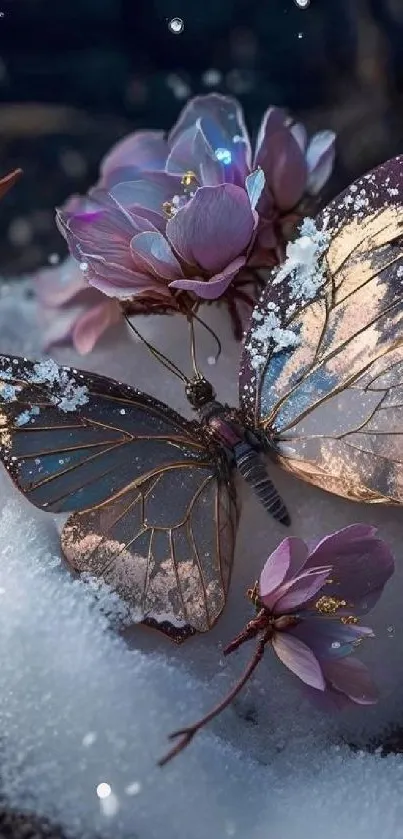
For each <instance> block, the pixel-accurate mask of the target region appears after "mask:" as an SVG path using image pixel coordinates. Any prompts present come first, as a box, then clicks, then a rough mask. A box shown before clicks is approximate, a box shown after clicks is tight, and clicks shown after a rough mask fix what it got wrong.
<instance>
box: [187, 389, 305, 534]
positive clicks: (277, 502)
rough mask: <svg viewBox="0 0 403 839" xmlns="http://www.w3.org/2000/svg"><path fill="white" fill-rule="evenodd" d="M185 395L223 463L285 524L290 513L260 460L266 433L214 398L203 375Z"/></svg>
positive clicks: (266, 448)
mask: <svg viewBox="0 0 403 839" xmlns="http://www.w3.org/2000/svg"><path fill="white" fill-rule="evenodd" d="M186 395H187V398H188V400H189V402H190V404H191V405H192V407H194V408H195V409H196V410H197V412H198V414H199V418H200V422H201V425H202V426H204V427H205V429H206V430H207V432H208V434H209V436H210V437H211V439H212V440H213V441H214V443H215V444H216V445H217V447H218V452H219V454H220V456H221V459H222V460H223V461H224V462H225V463H226V465H227V467H229V468H236V469H237V471H238V472H239V474H240V475H242V478H243V479H244V480H245V482H246V483H247V484H249V485H250V486H251V488H252V489H253V491H254V493H255V495H256V496H257V498H258V499H259V501H260V502H261V504H263V507H264V508H265V510H266V512H267V513H269V515H271V516H273V518H275V519H277V520H278V521H280V522H281V523H282V524H284V525H287V526H288V525H289V524H290V521H291V520H290V516H289V514H288V511H287V509H286V507H285V505H284V503H283V501H282V499H281V498H280V496H279V494H278V492H277V490H276V488H275V486H274V484H273V483H272V481H271V480H270V478H269V475H268V472H267V468H266V464H265V463H264V461H263V460H262V455H263V453H264V452H265V451H268V449H269V446H268V437H267V436H266V434H264V433H263V434H262V433H260V432H259V431H254V430H253V429H249V428H248V427H247V426H246V425H245V422H244V419H243V417H242V415H241V413H240V412H239V411H237V410H236V409H235V408H231V407H230V406H229V405H223V404H222V403H221V402H218V401H217V400H216V399H215V397H214V391H213V388H212V386H211V384H210V382H208V381H207V380H206V379H204V378H203V377H198V378H196V379H194V380H193V381H191V382H190V383H189V385H188V387H187V388H186Z"/></svg>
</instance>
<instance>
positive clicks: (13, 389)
mask: <svg viewBox="0 0 403 839" xmlns="http://www.w3.org/2000/svg"><path fill="white" fill-rule="evenodd" d="M20 391H21V387H20V386H18V385H8V384H2V385H1V387H0V397H1V399H3V401H4V402H15V401H16V399H17V396H18V394H19V393H20Z"/></svg>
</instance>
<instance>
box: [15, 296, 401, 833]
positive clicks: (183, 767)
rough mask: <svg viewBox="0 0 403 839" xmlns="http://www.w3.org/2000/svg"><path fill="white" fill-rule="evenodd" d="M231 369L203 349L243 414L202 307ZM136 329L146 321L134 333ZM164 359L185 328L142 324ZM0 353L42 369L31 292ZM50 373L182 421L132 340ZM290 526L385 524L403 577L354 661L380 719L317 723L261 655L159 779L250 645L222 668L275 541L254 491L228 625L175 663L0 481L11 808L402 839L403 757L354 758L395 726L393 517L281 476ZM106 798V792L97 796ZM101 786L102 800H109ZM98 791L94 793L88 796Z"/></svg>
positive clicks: (360, 716) (170, 825) (109, 826)
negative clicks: (136, 395) (366, 664)
mask: <svg viewBox="0 0 403 839" xmlns="http://www.w3.org/2000/svg"><path fill="white" fill-rule="evenodd" d="M208 318H209V322H210V323H212V324H213V325H214V326H215V328H216V329H217V330H218V331H219V333H220V336H221V338H222V340H223V353H222V356H221V358H220V360H219V362H218V364H216V365H210V364H209V363H208V359H209V357H211V356H212V355H213V353H214V345H213V342H212V340H211V338H209V337H208V336H206V335H205V334H203V332H201V333H200V335H199V339H198V345H199V358H200V362H201V364H202V365H203V366H204V368H205V372H206V373H207V375H208V376H209V377H210V378H211V379H212V381H213V383H214V384H215V385H216V387H217V392H218V396H219V398H220V399H221V400H227V401H228V402H231V403H233V404H234V403H235V402H236V398H237V364H238V360H237V356H238V348H237V347H235V345H234V343H233V341H232V338H231V333H230V327H229V324H228V323H227V322H226V320H225V315H224V313H223V312H217V311H213V310H212V309H210V310H209V311H208ZM138 323H140V321H139V322H138ZM141 328H142V329H143V331H144V332H145V333H146V334H147V337H148V338H149V339H150V338H151V340H152V341H153V342H154V343H156V344H157V345H158V347H159V348H160V349H162V350H163V351H164V352H167V351H168V353H169V355H170V356H171V357H172V358H173V360H174V361H176V362H180V363H181V364H184V360H185V359H187V358H188V339H187V334H186V326H185V324H183V323H182V322H181V320H180V319H178V318H172V317H166V318H161V317H154V318H149V319H148V320H147V321H143V322H141ZM0 351H1V352H3V353H10V354H18V355H27V356H28V357H30V358H37V357H39V355H40V354H41V348H40V326H38V324H37V323H36V309H35V304H34V301H33V300H32V297H29V296H28V295H27V293H26V288H25V286H24V283H22V284H21V283H19V284H16V283H10V284H8V285H7V284H6V285H4V286H3V288H2V293H1V296H0ZM53 355H54V357H55V358H56V360H58V361H62V362H64V363H69V364H74V365H76V366H79V367H80V366H81V367H87V368H90V369H93V370H96V371H97V372H102V373H104V374H105V373H106V374H109V375H110V376H112V377H115V378H119V379H121V380H125V381H128V382H130V383H133V384H136V385H137V386H138V387H140V388H144V389H146V390H147V391H148V392H150V393H153V394H155V395H157V396H158V397H159V398H160V399H163V400H165V401H167V402H168V403H169V404H170V405H172V406H173V407H175V408H176V409H178V410H181V411H183V412H186V413H189V411H188V408H187V406H186V403H185V399H184V396H183V390H182V385H181V384H180V382H177V381H176V380H173V379H172V378H171V377H170V375H169V374H168V372H167V371H165V370H164V369H162V368H161V367H160V366H159V365H158V364H157V363H156V362H153V361H152V360H150V358H149V357H148V355H147V351H146V350H145V348H144V347H143V346H142V345H140V344H139V343H138V342H135V341H134V340H133V339H132V338H131V337H129V336H127V335H126V334H124V330H123V329H120V330H117V331H116V333H115V336H114V338H113V337H112V338H111V339H110V340H109V341H108V342H103V344H102V346H101V347H100V348H99V349H97V350H96V351H95V352H94V353H93V354H92V355H91V356H89V357H87V358H86V359H85V360H83V359H79V358H78V357H77V356H76V355H75V354H74V353H73V351H72V350H71V349H69V348H63V349H62V350H58V351H57V352H54V354H53ZM273 476H274V478H275V481H276V483H277V485H278V488H279V490H280V491H281V492H282V494H283V497H284V499H285V500H286V503H287V506H288V508H289V510H290V513H291V515H292V518H293V524H292V528H291V532H292V533H293V534H298V535H300V536H302V537H307V538H314V537H316V536H321V535H323V534H325V533H326V532H330V531H332V530H335V529H338V528H340V527H342V526H344V525H346V524H349V523H352V522H356V521H365V522H371V523H373V524H375V525H378V526H379V528H380V534H381V535H382V537H383V538H385V539H386V540H387V541H388V542H389V543H390V544H391V546H392V548H393V550H394V552H395V556H396V559H397V571H396V574H395V577H394V578H393V581H392V582H391V583H390V584H389V585H388V586H387V587H386V590H385V593H384V596H383V598H382V599H381V602H380V604H379V605H378V608H377V610H376V611H375V612H374V615H373V619H372V621H371V623H372V625H373V626H374V628H375V630H376V633H377V638H376V640H374V641H373V642H371V643H368V645H366V647H365V650H364V653H365V655H366V659H367V660H368V661H371V662H373V667H374V672H375V673H376V675H377V676H378V680H379V681H380V683H381V686H382V689H383V698H382V701H381V702H380V704H379V705H378V706H377V707H375V708H373V709H370V708H361V709H358V710H357V711H354V712H349V713H343V714H340V715H337V716H331V717H323V716H322V715H320V714H319V713H317V712H316V711H314V710H313V709H312V707H311V706H310V705H308V704H306V703H305V701H304V700H303V699H302V698H301V694H300V692H299V688H298V684H296V682H295V680H294V679H293V677H292V676H291V675H289V674H288V673H287V672H285V670H284V669H282V668H281V666H280V664H278V663H276V662H275V661H274V659H273V657H271V656H270V655H268V656H267V660H265V661H264V662H263V664H262V665H261V667H260V670H259V671H258V672H257V676H256V678H255V679H254V680H253V681H252V682H251V684H250V686H249V688H248V689H247V690H245V691H244V694H243V695H242V696H241V697H240V699H239V701H238V702H237V703H236V705H234V707H233V708H231V709H229V710H228V711H226V712H225V714H223V715H222V716H221V718H219V719H218V720H217V721H216V722H215V724H214V725H212V726H210V729H209V730H208V731H205V732H204V733H202V734H200V735H199V736H198V737H197V738H196V740H195V741H194V743H193V744H192V745H191V746H190V747H189V748H188V750H187V751H185V752H184V753H183V754H182V755H181V756H180V757H179V758H178V759H177V760H176V761H174V762H173V763H172V764H170V765H169V766H167V767H166V768H165V769H163V770H161V769H158V768H157V767H156V765H155V764H156V760H157V759H158V758H159V757H160V756H161V755H162V754H163V753H164V751H165V749H166V746H167V742H166V736H167V734H168V733H169V732H170V731H171V730H172V729H174V728H177V727H178V726H181V725H183V724H186V723H187V722H192V721H193V720H194V719H195V718H197V717H198V716H199V715H200V714H201V713H202V712H204V711H206V710H208V709H209V708H210V707H211V706H212V704H213V703H214V701H215V700H217V699H218V698H219V697H221V695H222V694H223V693H224V692H225V690H226V689H227V688H228V687H229V685H230V684H231V683H232V682H233V681H234V679H235V678H236V676H237V674H239V672H240V670H241V669H242V667H243V665H244V663H245V660H246V657H247V655H248V652H249V651H248V649H247V646H245V648H244V649H242V650H241V651H240V652H239V653H238V654H236V655H234V656H232V657H231V658H230V659H228V660H225V661H224V660H223V658H222V655H221V645H222V644H224V643H225V642H227V641H229V640H230V639H231V637H232V636H233V634H234V633H235V632H236V631H237V630H239V629H240V628H241V627H242V625H243V623H244V621H245V619H248V617H250V616H251V612H250V604H249V603H248V601H247V600H246V598H245V590H246V588H247V587H248V586H250V585H251V584H252V583H253V582H254V581H255V579H256V576H257V574H258V572H259V570H260V568H261V567H262V564H263V562H264V560H265V558H266V557H267V555H268V553H270V551H271V550H272V549H273V548H274V547H275V546H276V545H277V544H278V542H279V541H280V540H281V539H282V538H283V537H284V530H283V529H282V527H281V525H278V524H276V523H275V522H273V521H271V520H269V519H268V518H267V516H266V515H265V513H264V512H263V511H261V510H260V508H259V506H258V504H257V502H256V501H255V499H254V498H253V497H252V496H251V495H250V494H249V492H248V491H244V490H243V488H240V489H241V491H242V497H243V508H242V516H241V522H240V528H239V536H238V542H237V551H236V557H235V572H234V575H233V579H232V585H231V591H230V597H229V600H228V605H227V608H226V610H225V613H224V615H223V616H222V618H221V620H220V621H219V623H218V625H217V626H216V627H215V629H214V630H213V631H212V632H210V633H209V634H208V635H206V636H203V637H197V638H193V639H191V640H189V641H188V642H187V643H186V644H185V645H184V646H182V647H181V648H176V647H175V646H173V645H172V644H170V642H169V641H167V640H166V639H165V638H163V637H160V636H159V635H158V634H156V633H154V632H150V631H148V630H144V629H142V628H141V627H140V628H135V629H133V630H130V631H127V632H126V633H125V637H122V636H120V635H118V634H117V633H116V631H115V630H114V629H113V628H112V629H111V628H110V627H109V625H108V621H107V619H106V617H105V616H104V614H103V613H102V612H101V610H100V608H99V604H97V603H96V602H95V598H94V595H93V593H92V592H91V590H90V589H89V588H88V587H86V586H85V585H84V584H83V583H79V582H77V581H74V580H73V579H72V578H71V577H70V575H69V573H68V572H67V571H65V569H64V567H63V566H62V565H61V563H60V554H59V548H58V535H57V521H56V519H54V518H53V517H52V516H50V515H46V514H44V513H41V512H39V511H37V510H36V509H35V508H33V507H32V506H31V505H29V504H28V503H27V502H26V501H24V499H22V498H21V497H20V496H19V495H18V493H17V492H16V491H15V490H14V489H13V488H12V486H11V483H10V481H9V479H8V477H7V476H6V475H5V474H3V473H2V475H1V478H0V480H1V483H0V487H1V490H2V492H1V512H0V662H1V666H0V761H1V767H2V773H1V774H2V782H3V783H2V786H3V790H4V793H5V795H6V796H7V797H8V798H9V800H10V803H11V804H14V805H15V806H17V807H19V808H21V807H24V808H26V809H34V810H35V811H36V812H38V813H39V814H41V815H46V816H48V817H50V818H51V819H52V820H54V821H55V822H58V823H60V824H61V825H62V826H63V827H64V829H65V830H66V831H67V832H71V834H72V835H73V836H77V837H80V839H85V837H87V836H88V837H90V836H93V835H97V836H99V837H107V839H109V837H111V839H112V838H113V839H135V838H136V839H137V837H139V839H162V837H163V839H225V837H226V836H237V837H241V839H266V837H270V839H305V837H309V839H316V838H317V837H318V839H319V837H322V836H323V835H324V834H325V835H326V837H327V839H333V837H339V836H343V839H361V837H362V839H364V837H365V839H379V837H382V839H399V837H403V797H402V793H401V790H402V785H403V758H402V757H400V756H390V757H387V758H381V757H380V755H379V754H369V753H368V752H366V751H352V750H350V749H349V747H348V746H347V745H346V742H347V741H349V742H353V743H355V744H357V745H358V746H359V747H361V746H363V745H364V744H365V743H366V742H368V739H369V738H370V737H372V736H378V735H380V734H381V733H382V732H383V731H384V730H385V729H386V728H387V727H388V726H391V725H394V724H396V723H397V722H399V721H401V720H402V718H403V652H402V645H401V637H402V623H403V609H402V594H403V579H402V577H403V546H402V533H403V513H402V512H401V511H400V510H398V509H386V508H385V509H381V508H377V507H370V506H359V505H354V504H352V503H348V502H346V501H342V500H341V499H337V498H334V497H332V496H330V495H326V494H325V493H323V492H321V491H319V490H315V489H314V488H310V487H308V486H306V485H302V484H301V483H299V482H297V481H296V480H293V479H292V478H290V477H289V476H286V475H283V474H280V473H277V471H275V470H273ZM99 784H108V785H109V786H110V788H111V793H110V795H108V796H107V797H106V798H104V799H100V798H99V797H98V795H97V787H98V786H99ZM102 789H103V788H101V791H102ZM98 791H99V790H98Z"/></svg>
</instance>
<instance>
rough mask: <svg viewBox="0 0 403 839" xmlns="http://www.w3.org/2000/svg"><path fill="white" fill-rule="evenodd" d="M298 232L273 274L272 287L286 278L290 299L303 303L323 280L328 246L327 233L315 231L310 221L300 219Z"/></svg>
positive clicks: (309, 298) (328, 235)
mask: <svg viewBox="0 0 403 839" xmlns="http://www.w3.org/2000/svg"><path fill="white" fill-rule="evenodd" d="M300 233H301V235H300V236H299V238H298V239H295V241H294V242H289V243H288V245H287V249H286V260H285V262H284V265H282V266H281V268H279V269H278V271H277V272H276V273H275V275H274V278H273V285H278V284H279V283H281V282H282V281H283V280H285V279H287V280H288V282H289V286H290V294H291V299H292V300H296V301H298V302H299V303H306V302H307V301H309V300H313V298H314V297H315V295H316V294H317V292H318V290H319V289H320V288H321V286H322V285H323V283H324V281H325V266H324V264H323V255H324V253H325V251H326V250H327V248H328V245H329V241H330V233H328V232H327V231H326V230H325V229H321V230H318V228H317V227H316V224H315V221H314V220H313V219H310V218H306V219H304V221H303V222H302V225H301V227H300Z"/></svg>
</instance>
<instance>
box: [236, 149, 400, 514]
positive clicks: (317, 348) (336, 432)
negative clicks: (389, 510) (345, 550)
mask: <svg viewBox="0 0 403 839" xmlns="http://www.w3.org/2000/svg"><path fill="white" fill-rule="evenodd" d="M402 195H403V157H398V158H395V159H394V160H391V161H389V162H387V163H385V164H384V165H382V166H380V167H379V168H377V169H376V170H374V171H373V172H370V173H369V174H368V175H365V176H364V177H363V178H361V179H360V180H358V181H357V182H356V183H355V184H353V185H352V186H350V187H349V189H347V190H346V191H345V192H344V193H343V194H342V195H341V196H340V197H338V198H336V199H335V200H334V201H333V202H332V203H331V204H330V205H329V206H328V207H327V208H326V209H325V210H324V211H323V212H322V213H321V214H320V215H319V216H318V218H317V219H316V221H315V222H309V221H308V222H305V225H304V226H303V229H302V234H305V237H304V238H303V239H299V240H298V241H297V242H296V244H295V245H294V249H291V251H290V252H289V253H290V256H291V259H293V260H294V262H293V263H292V261H290V260H289V261H288V267H287V266H286V267H285V269H283V270H282V271H280V274H277V275H276V276H274V277H273V282H272V283H271V284H270V285H269V286H268V287H267V288H266V290H265V292H264V293H263V296H262V298H261V300H260V302H259V304H258V305H257V307H256V309H255V312H254V317H253V321H252V324H253V325H252V328H251V330H250V333H249V335H248V337H247V339H246V342H245V348H244V353H243V362H242V371H241V377H240V395H241V404H242V406H243V408H244V410H245V411H247V412H248V413H249V415H250V416H251V419H252V421H253V422H254V423H255V424H256V426H258V427H260V428H262V429H264V430H265V431H266V434H267V437H268V440H269V444H270V447H271V452H272V456H273V458H274V459H276V460H278V461H279V463H280V464H281V465H282V466H283V467H284V468H285V469H287V470H289V471H290V472H292V473H294V474H295V475H297V476H298V477H300V478H302V479H303V480H305V481H308V482H310V483H312V484H316V485H317V486H319V487H322V488H323V489H325V490H328V491H330V492H334V493H336V494H337V495H341V496H344V497H345V498H349V499H352V500H355V501H366V502H371V503H384V504H400V503H402V501H403V206H402V201H401V198H402ZM309 249H310V250H309ZM315 249H316V250H315ZM304 255H305V256H304ZM304 258H305V269H304V268H303V269H302V270H301V264H303V262H304ZM298 260H299V267H298V266H297V267H295V266H296V265H297V263H298ZM293 264H294V270H290V269H291V268H292V265H293Z"/></svg>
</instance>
